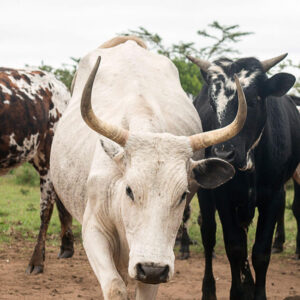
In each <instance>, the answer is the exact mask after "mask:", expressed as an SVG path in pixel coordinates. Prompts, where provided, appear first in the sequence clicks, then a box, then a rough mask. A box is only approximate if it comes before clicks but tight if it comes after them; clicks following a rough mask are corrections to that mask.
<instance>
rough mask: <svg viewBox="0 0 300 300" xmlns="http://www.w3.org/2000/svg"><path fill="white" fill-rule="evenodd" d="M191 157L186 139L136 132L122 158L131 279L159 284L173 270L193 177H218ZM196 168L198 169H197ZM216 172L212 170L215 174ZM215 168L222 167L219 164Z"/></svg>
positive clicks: (120, 156)
mask: <svg viewBox="0 0 300 300" xmlns="http://www.w3.org/2000/svg"><path fill="white" fill-rule="evenodd" d="M192 155H193V151H192V148H191V146H190V142H189V139H188V138H187V137H177V136H173V135H170V134H150V133H149V134H144V135H143V136H142V135H136V134H131V135H130V136H129V139H128V141H127V143H126V146H125V147H124V152H123V154H121V155H119V157H118V160H117V161H118V164H119V167H120V169H121V170H122V173H123V174H122V180H121V182H122V185H123V186H122V191H123V193H124V194H123V196H122V197H121V203H120V205H121V216H122V223H123V224H124V229H125V233H126V238H127V242H128V246H129V267H128V271H129V275H130V276H131V277H132V278H135V279H138V280H140V281H143V282H145V283H152V284H155V283H160V282H166V281H168V280H169V279H170V278H171V277H172V275H173V273H174V258H175V257H174V253H173V247H174V243H175V238H176V234H177V231H178V228H179V226H180V223H181V220H182V215H183V211H184V207H185V202H186V195H187V193H188V183H189V181H190V180H191V179H192V178H190V177H191V176H193V178H196V179H197V181H199V180H198V179H199V178H202V177H203V174H205V177H207V179H208V180H209V181H211V182H212V181H213V178H212V177H210V175H209V174H208V176H206V173H207V172H206V171H207V165H206V163H205V162H206V161H207V160H202V161H200V162H197V163H195V162H193V161H192V160H191V157H192ZM213 161H214V162H216V160H213ZM217 163H220V160H217ZM221 165H222V166H223V165H225V166H226V168H229V169H228V170H229V171H230V172H233V171H232V167H231V166H230V165H229V164H228V163H225V162H221ZM228 166H229V167H228ZM195 168H196V169H197V170H198V171H196V172H192V170H194V171H195ZM210 169H211V170H212V167H210ZM213 169H214V167H213ZM211 170H208V173H211V174H212V172H211ZM216 172H220V170H218V168H216ZM225 173H226V172H225ZM230 174H231V175H230V176H228V172H227V173H226V179H229V178H230V177H232V173H230ZM207 179H206V181H207ZM200 182H201V179H200ZM223 182H224V180H223ZM204 185H205V184H204ZM214 186H215V185H214Z"/></svg>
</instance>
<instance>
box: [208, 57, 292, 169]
mask: <svg viewBox="0 0 300 300" xmlns="http://www.w3.org/2000/svg"><path fill="white" fill-rule="evenodd" d="M202 73H203V76H204V78H205V80H206V81H207V84H208V96H209V102H210V105H211V107H212V108H213V111H214V112H215V114H214V120H212V121H213V122H214V127H215V128H220V127H224V126H226V125H228V124H229V123H230V122H232V120H233V119H234V117H235V115H236V113H237V108H238V97H237V92H236V85H235V81H234V74H237V76H238V77H239V80H240V83H241V85H242V88H243V90H244V93H245V96H246V100H247V107H248V112H247V119H246V122H245V125H244V128H243V129H242V131H241V132H240V133H239V134H238V135H237V136H235V137H234V138H232V139H231V140H229V141H227V142H225V143H222V144H218V145H215V146H213V147H212V149H211V152H212V153H211V155H212V156H217V157H219V158H223V159H225V160H227V161H229V162H230V163H231V164H233V165H234V166H235V167H236V168H238V169H240V170H243V171H245V170H252V169H253V167H254V165H253V159H252V150H253V149H254V148H255V147H256V146H257V145H258V143H259V141H260V138H261V137H262V134H263V130H264V125H265V122H266V120H267V110H266V101H267V99H266V98H267V97H268V96H270V95H273V96H282V95H284V94H285V93H286V92H287V91H288V90H289V89H290V88H291V87H292V85H293V84H294V81H295V78H294V76H292V75H290V74H287V73H279V74H276V75H274V76H273V77H271V78H268V77H267V75H266V73H265V72H264V70H263V67H262V64H261V63H260V61H259V60H257V59H255V58H243V59H239V60H237V61H231V60H228V59H219V60H217V61H215V62H214V63H212V64H211V65H210V67H209V68H208V70H207V72H203V71H202Z"/></svg>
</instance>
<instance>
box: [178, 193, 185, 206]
mask: <svg viewBox="0 0 300 300" xmlns="http://www.w3.org/2000/svg"><path fill="white" fill-rule="evenodd" d="M186 195H187V192H184V193H183V194H182V196H181V199H180V202H179V204H180V203H182V202H183V201H184V200H185V198H186Z"/></svg>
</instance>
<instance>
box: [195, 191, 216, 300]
mask: <svg viewBox="0 0 300 300" xmlns="http://www.w3.org/2000/svg"><path fill="white" fill-rule="evenodd" d="M198 201H199V206H200V211H201V214H202V222H201V224H200V230H201V235H202V243H203V247H204V253H205V272H204V278H203V281H202V300H215V299H217V297H216V284H215V279H214V275H213V268H212V258H213V250H214V247H215V244H216V228H217V227H216V226H217V225H216V220H215V205H214V201H213V199H212V198H211V194H210V191H208V190H203V189H200V190H199V191H198Z"/></svg>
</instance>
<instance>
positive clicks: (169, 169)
mask: <svg viewBox="0 0 300 300" xmlns="http://www.w3.org/2000/svg"><path fill="white" fill-rule="evenodd" d="M98 56H101V58H102V59H101V64H100V67H99V70H98V73H97V75H96V79H95V83H94V86H93V94H92V105H93V109H94V111H95V114H96V115H97V116H98V117H99V118H102V119H103V120H105V121H107V122H109V123H111V124H115V125H118V126H120V127H123V128H125V129H129V130H130V134H129V140H128V141H127V143H126V145H125V147H124V149H121V147H120V146H118V145H116V144H115V143H113V142H111V141H110V140H108V139H106V138H103V137H101V136H99V135H98V134H97V133H95V132H94V131H92V130H91V129H90V128H89V127H88V126H87V125H86V124H85V123H84V121H83V120H82V118H81V114H80V100H81V94H82V90H83V87H84V84H85V83H86V80H87V78H88V76H89V74H90V72H91V70H92V68H93V66H94V64H95V62H96V60H97V58H98ZM201 131H202V128H201V122H200V119H199V116H198V114H197V112H196V110H195V108H194V107H193V104H192V102H191V101H190V100H189V98H188V97H187V96H186V94H185V93H184V91H183V90H182V88H181V85H180V81H179V76H178V71H177V69H176V68H175V66H174V65H173V63H172V62H171V61H170V60H169V59H168V58H166V57H164V56H161V55H158V54H154V53H151V52H149V51H148V50H145V49H143V48H141V47H140V46H138V45H137V44H136V43H135V42H133V41H127V42H126V43H124V44H120V45H118V46H116V47H113V48H107V49H96V50H94V51H92V52H91V53H89V54H88V55H87V56H85V57H84V58H83V59H82V60H81V61H80V64H79V68H78V72H77V77H76V82H75V86H74V91H73V96H72V99H71V102H70V104H69V106H68V108H67V110H66V112H65V113H64V115H63V117H62V118H61V120H60V122H59V125H58V127H57V131H56V134H55V137H54V141H53V144H52V152H51V176H52V178H53V183H54V186H55V190H56V192H57V193H58V195H59V197H60V199H61V200H62V201H63V203H64V205H65V206H66V208H67V209H68V211H69V212H70V213H71V214H72V215H73V216H74V217H75V218H76V219H77V220H78V221H79V222H80V223H82V224H83V233H82V234H83V242H84V246H85V250H86V252H87V256H88V258H89V261H90V263H91V266H92V268H93V270H94V272H95V274H96V276H97V278H98V280H99V282H100V283H101V286H102V290H103V293H104V297H105V299H115V298H114V297H115V296H114V295H116V293H117V294H118V293H119V294H120V295H123V296H122V297H120V298H116V299H126V289H125V285H124V282H123V280H122V278H123V279H124V277H125V276H126V273H127V272H128V273H129V275H130V276H131V277H133V278H134V277H135V276H136V270H135V265H136V263H143V262H146V263H147V262H149V263H155V264H156V265H169V266H170V272H169V278H171V276H172V275H173V273H174V254H173V246H174V242H175V236H176V233H177V229H178V227H179V225H180V222H181V218H182V213H183V209H184V203H185V201H183V203H181V204H179V201H180V198H181V195H182V194H183V193H184V192H185V191H186V190H187V188H188V171H189V164H190V158H191V157H192V155H193V153H192V149H191V146H190V143H189V139H188V138H187V136H190V135H192V134H195V133H199V132H201ZM100 138H101V139H102V140H104V145H106V146H105V147H106V148H110V149H111V148H115V151H112V152H119V154H118V156H117V157H116V158H115V159H114V160H113V159H112V158H111V157H110V156H109V155H108V154H107V153H106V152H105V151H104V149H103V147H102V145H101V142H100ZM201 156H203V153H202V151H200V152H199V153H198V157H197V158H200V157H201ZM127 185H128V186H130V187H131V189H132V191H133V194H134V197H135V200H134V201H132V200H131V199H130V198H129V197H128V196H127V195H126V192H125V190H126V186H127ZM116 268H117V270H116ZM147 286H148V285H145V284H139V288H138V292H137V297H138V298H139V299H147V295H150V294H151V295H155V294H156V292H155V291H156V288H157V287H155V288H154V290H153V289H150V290H149V289H148V287H147ZM151 297H152V296H151ZM153 297H155V296H153ZM148 299H150V298H149V297H148Z"/></svg>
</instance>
